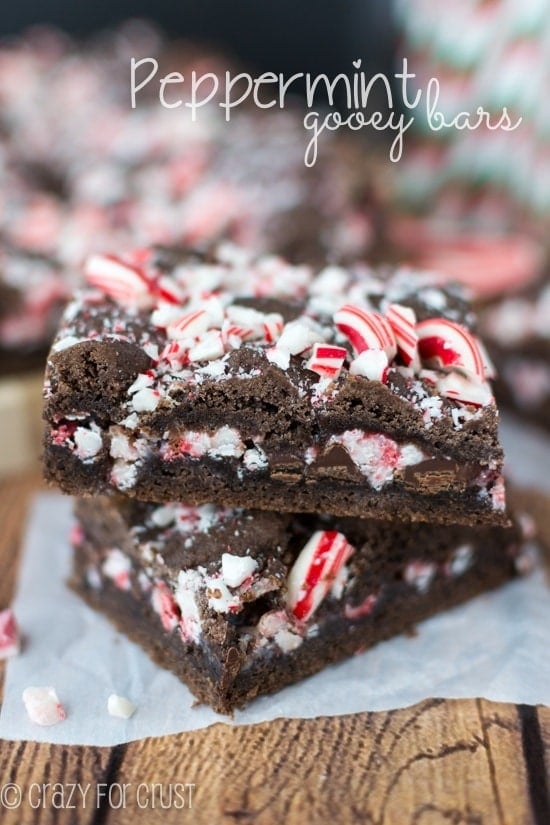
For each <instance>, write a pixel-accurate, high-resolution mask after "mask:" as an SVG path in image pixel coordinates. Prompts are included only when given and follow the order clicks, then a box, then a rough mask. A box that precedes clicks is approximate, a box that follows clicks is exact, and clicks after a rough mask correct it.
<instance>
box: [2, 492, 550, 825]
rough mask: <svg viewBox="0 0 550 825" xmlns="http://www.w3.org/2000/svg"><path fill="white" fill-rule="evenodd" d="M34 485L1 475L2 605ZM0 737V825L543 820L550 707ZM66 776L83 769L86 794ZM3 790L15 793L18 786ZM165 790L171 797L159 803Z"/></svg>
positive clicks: (474, 703)
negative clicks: (70, 741)
mask: <svg viewBox="0 0 550 825" xmlns="http://www.w3.org/2000/svg"><path fill="white" fill-rule="evenodd" d="M38 486H39V480H38V478H37V477H25V478H18V479H14V480H11V481H10V482H9V483H7V482H5V483H3V484H2V485H0V606H2V607H3V606H6V605H8V604H9V602H10V598H11V594H12V591H13V586H14V582H15V577H16V573H17V557H18V552H19V544H20V539H21V530H22V527H23V524H24V518H25V513H26V508H27V504H28V501H29V497H30V496H31V495H32V493H33V492H34V491H35V490H36V489H37V488H38ZM0 747H1V751H0V764H1V773H0V785H2V786H5V785H6V783H17V784H18V785H19V788H20V793H21V799H22V801H21V804H20V805H19V806H18V807H16V808H14V809H12V810H6V808H5V807H4V810H1V811H0V822H1V823H2V825H4V824H5V825H12V823H13V824H14V825H30V823H54V822H55V823H78V824H79V825H80V823H88V822H89V823H95V825H100V823H116V825H119V823H121V825H124V823H127V822H128V823H130V822H131V823H140V822H144V823H156V822H159V823H160V822H162V823H170V822H178V823H185V822H192V823H207V825H217V823H249V822H254V823H299V825H312V824H313V823H323V825H325V823H369V825H388V823H392V824H393V823H396V825H404V824H405V823H409V822H411V823H415V824H416V825H438V823H445V824H446V825H489V823H507V824H509V825H521V824H522V823H535V825H550V803H549V797H548V787H549V784H550V781H549V779H550V777H549V774H550V709H549V708H542V707H539V708H534V707H530V706H525V705H520V706H516V705H509V704H501V703H495V702H487V701H485V700H482V699H475V700H460V701H444V700H441V699H429V700H427V701H425V702H421V703H420V704H418V705H415V706H414V707H412V708H407V709H405V710H397V711H391V712H389V713H360V714H356V715H353V716H340V717H335V718H320V719H307V720H279V721H276V722H270V723H266V724H261V725H253V726H246V727H229V726H227V725H224V724H221V723H220V724H217V725H214V726H212V727H211V728H208V729H207V730H202V731H196V732H193V733H182V734H180V735H178V736H165V737H160V738H157V739H144V740H141V741H139V742H132V743H131V744H128V745H119V746H118V747H114V748H96V747H62V746H59V745H43V744H38V743H33V742H2V743H1V745H0ZM48 783H50V784H49V786H48ZM53 783H63V784H62V785H60V786H53ZM75 783H80V784H81V786H86V785H87V783H90V788H89V790H88V791H87V792H86V796H85V800H86V805H85V806H83V804H82V798H81V796H80V795H79V793H80V792H79V791H78V789H77V788H75V789H74V790H72V787H73V785H75ZM154 783H160V785H158V786H154ZM176 783H180V785H181V787H180V788H179V789H178V788H176ZM44 784H46V785H47V787H46V788H45V789H44V790H42V786H43V785H44ZM123 785H126V786H127V787H126V790H125V792H124V791H123V789H122V786H123ZM186 785H187V786H190V785H192V786H194V787H185V786H186ZM109 787H111V799H110V800H109V794H108V788H109ZM56 791H57V796H54V792H56ZM1 792H2V789H1V788H0V800H2V796H1ZM4 793H7V797H6V799H7V801H8V803H9V802H12V803H13V802H14V801H17V797H16V796H14V794H17V793H18V791H17V789H15V790H14V789H10V788H8V791H4ZM170 793H172V802H173V803H174V804H173V805H172V807H166V808H162V807H161V806H162V805H166V806H169V805H170V801H171V800H170ZM10 794H11V796H10ZM123 794H124V795H125V799H124V801H125V807H124V808H117V807H116V806H118V805H119V804H120V803H121V801H122V798H123V797H122V795H123ZM54 802H55V803H56V804H57V805H58V806H59V807H57V808H56V807H54V806H53V804H52V803H54ZM189 803H191V806H190V805H189ZM175 804H177V805H179V806H180V807H179V808H176V807H175ZM33 806H36V807H33ZM0 808H1V804H0Z"/></svg>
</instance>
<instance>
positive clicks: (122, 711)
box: [107, 693, 136, 719]
mask: <svg viewBox="0 0 550 825" xmlns="http://www.w3.org/2000/svg"><path fill="white" fill-rule="evenodd" d="M107 711H108V713H109V715H110V716H116V717H117V719H129V718H130V716H133V715H134V713H135V712H136V706H135V705H134V703H133V702H130V700H129V699H126V697H125V696H118V695H117V694H116V693H111V695H110V696H109V698H108V699H107Z"/></svg>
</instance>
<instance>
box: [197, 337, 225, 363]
mask: <svg viewBox="0 0 550 825" xmlns="http://www.w3.org/2000/svg"><path fill="white" fill-rule="evenodd" d="M224 353H225V347H224V343H223V339H222V334H221V332H220V331H219V330H218V329H211V330H210V331H209V332H206V333H205V334H204V335H203V336H202V337H201V338H199V340H198V341H197V343H196V344H195V345H194V346H193V347H191V349H190V350H189V360H190V361H215V360H216V359H217V358H221V357H222V355H224Z"/></svg>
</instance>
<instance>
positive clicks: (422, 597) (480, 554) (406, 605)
mask: <svg viewBox="0 0 550 825" xmlns="http://www.w3.org/2000/svg"><path fill="white" fill-rule="evenodd" d="M76 515H77V518H78V523H77V525H76V527H75V528H74V530H73V534H72V541H73V545H74V571H73V577H72V581H71V583H72V586H73V588H74V589H75V590H76V591H77V592H78V593H79V594H80V595H81V596H82V597H83V598H84V599H85V600H86V601H87V602H88V603H89V604H90V605H91V606H92V607H94V608H96V609H98V610H100V611H101V612H103V613H104V614H105V615H106V616H107V617H108V618H109V619H110V620H111V621H113V622H114V623H115V624H116V625H117V626H118V627H119V628H120V630H122V631H123V632H124V633H126V634H127V635H128V636H129V637H130V638H131V639H133V640H135V641H137V642H138V643H139V644H140V645H141V646H142V647H143V648H144V649H145V650H146V651H147V652H148V653H149V655H150V656H151V657H152V658H153V659H154V660H155V661H156V662H157V663H158V664H160V665H162V666H164V667H166V668H169V669H170V670H172V671H173V672H174V673H175V674H176V675H177V676H178V677H179V678H180V679H181V680H182V681H183V682H185V683H186V684H187V685H188V686H189V688H190V689H191V691H192V692H193V693H194V695H195V696H196V697H197V698H198V699H199V700H200V701H201V702H205V703H207V704H209V705H211V706H212V707H213V708H214V709H215V710H216V711H219V712H222V713H229V712H231V711H232V710H233V709H234V708H237V707H241V706H242V705H244V704H245V703H247V702H248V701H250V700H251V699H253V698H254V697H255V696H257V695H258V694H263V693H271V692H274V691H277V690H280V689H281V688H282V687H284V686H285V685H288V684H291V683H293V682H296V681H298V680H300V679H303V678H305V677H306V676H309V675H311V674H313V673H315V672H317V671H319V670H321V669H322V668H324V667H325V666H327V665H329V664H332V663H334V662H338V661H340V660H342V659H345V658H347V657H349V656H351V655H353V654H355V653H358V652H361V651H363V650H365V649H366V648H369V647H371V646H372V645H374V644H376V643H377V642H379V641H381V640H383V639H387V638H388V637H390V636H394V635H396V634H399V633H403V632H405V631H409V630H411V629H412V627H413V625H414V624H415V623H416V622H419V621H420V620H422V619H424V618H426V617H427V616H431V615H433V614H434V613H437V612H438V611H440V610H444V609H447V608H449V607H451V606H453V605H456V604H458V603H460V602H463V601H465V600H466V599H469V598H471V597H473V596H475V595H477V594H478V593H481V592H483V591H486V590H488V589H490V588H493V587H496V586H498V585H500V584H502V583H503V582H505V581H506V580H508V579H510V578H512V577H513V576H515V575H516V573H517V572H518V571H520V570H523V569H524V567H525V565H524V564H523V561H524V554H523V545H522V537H521V532H520V530H519V528H517V527H516V526H510V527H500V526H493V527H475V528H474V527H457V526H444V527H441V526H432V525H428V524H413V525H410V524H409V525H407V524H402V523H398V522H383V521H377V520H360V519H355V518H335V517H332V516H322V515H317V516H312V515H288V514H276V513H266V512H261V511H256V512H253V511H247V510H241V509H235V508H223V507H216V506H214V505H211V504H207V505H202V506H199V507H193V506H190V505H186V504H173V503H172V504H166V505H154V504H144V503H141V502H138V501H135V500H130V499H118V500H117V499H114V498H113V497H109V498H107V497H103V498H102V497H98V498H95V499H81V500H79V501H77V504H76Z"/></svg>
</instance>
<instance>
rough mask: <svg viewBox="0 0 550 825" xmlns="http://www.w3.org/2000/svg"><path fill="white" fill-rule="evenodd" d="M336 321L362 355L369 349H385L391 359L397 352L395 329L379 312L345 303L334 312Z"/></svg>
mask: <svg viewBox="0 0 550 825" xmlns="http://www.w3.org/2000/svg"><path fill="white" fill-rule="evenodd" d="M334 323H335V324H336V326H337V327H338V329H339V330H340V332H341V333H342V334H343V335H345V336H346V338H347V339H348V341H349V342H350V343H351V345H352V347H353V349H354V350H355V352H356V353H357V355H360V354H361V353H362V352H364V351H365V350H367V349H377V350H384V352H385V353H386V355H387V356H388V360H389V361H391V360H392V358H395V355H396V353H397V343H396V340H395V335H394V333H393V330H392V328H391V326H390V324H389V322H388V321H387V319H386V318H384V316H383V315H380V313H379V312H369V311H368V310H366V309H363V308H362V307H359V306H356V305H355V304H344V306H343V307H340V309H339V310H338V311H337V312H336V313H335V314H334Z"/></svg>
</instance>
